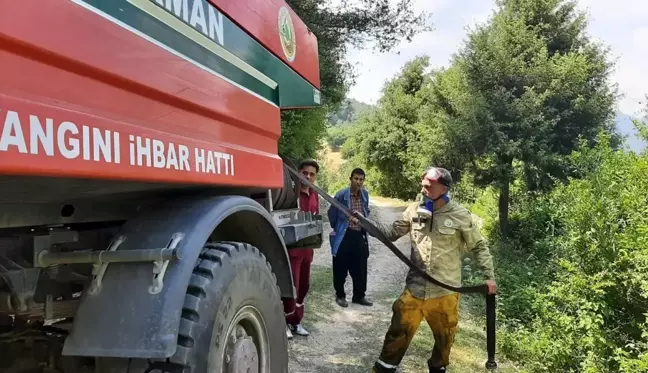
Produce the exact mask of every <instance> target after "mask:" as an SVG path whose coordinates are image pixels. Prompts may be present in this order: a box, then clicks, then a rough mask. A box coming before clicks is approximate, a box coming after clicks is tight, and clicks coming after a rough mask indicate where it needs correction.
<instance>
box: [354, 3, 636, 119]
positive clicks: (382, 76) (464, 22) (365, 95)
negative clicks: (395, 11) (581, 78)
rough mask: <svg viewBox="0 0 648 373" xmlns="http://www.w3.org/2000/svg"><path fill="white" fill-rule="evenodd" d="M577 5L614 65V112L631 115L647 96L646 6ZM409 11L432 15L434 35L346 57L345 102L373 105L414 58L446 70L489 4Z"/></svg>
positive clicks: (420, 6) (484, 17)
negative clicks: (351, 69) (352, 75)
mask: <svg viewBox="0 0 648 373" xmlns="http://www.w3.org/2000/svg"><path fill="white" fill-rule="evenodd" d="M392 1H393V2H396V1H397V0H392ZM579 5H580V7H582V8H583V9H587V11H588V14H589V16H590V18H589V20H590V23H589V28H588V31H589V33H590V35H591V36H592V37H594V38H595V39H597V40H600V41H602V42H603V43H604V44H606V45H608V46H610V47H611V53H612V57H613V58H617V59H618V61H617V65H616V69H615V72H614V74H613V76H612V79H613V81H615V82H617V83H618V85H619V91H620V93H622V94H624V95H625V96H626V97H625V98H623V99H621V100H620V101H619V109H620V110H621V111H623V112H625V113H628V114H635V113H637V112H638V111H639V110H641V109H642V105H641V104H640V103H639V102H645V101H646V100H645V97H644V96H645V94H647V93H648V69H647V68H645V67H644V66H646V65H647V62H648V1H647V0H615V1H609V0H580V1H579ZM415 7H416V9H417V10H426V11H428V12H432V13H433V16H432V20H433V22H434V27H435V31H433V32H430V33H426V34H421V35H418V36H417V37H415V38H414V40H413V41H412V42H411V43H408V44H403V45H401V46H399V47H398V48H396V50H395V51H393V52H391V53H385V54H377V53H373V52H372V51H371V50H352V51H350V53H349V60H350V61H351V63H353V64H354V65H355V66H356V71H357V73H358V77H357V80H356V84H355V86H353V87H352V88H351V91H350V96H351V97H353V98H355V99H358V100H360V101H365V102H375V101H376V100H377V99H378V98H379V97H380V89H381V88H382V86H383V85H384V83H385V81H386V80H388V79H390V78H391V77H392V76H394V75H395V74H396V73H398V71H399V70H400V69H401V68H402V67H403V65H404V64H405V63H406V62H407V61H409V60H411V59H412V58H414V57H416V56H417V55H423V54H425V55H427V56H429V57H430V61H431V63H432V65H433V66H434V67H440V66H447V65H448V62H449V61H450V58H451V56H452V54H453V53H454V52H456V51H457V50H458V49H459V47H460V45H461V43H462V41H463V40H464V38H465V36H466V27H468V26H473V25H474V24H475V23H476V22H484V21H486V20H487V19H488V16H489V15H490V14H491V12H492V11H493V10H494V1H493V0H462V1H452V0H415Z"/></svg>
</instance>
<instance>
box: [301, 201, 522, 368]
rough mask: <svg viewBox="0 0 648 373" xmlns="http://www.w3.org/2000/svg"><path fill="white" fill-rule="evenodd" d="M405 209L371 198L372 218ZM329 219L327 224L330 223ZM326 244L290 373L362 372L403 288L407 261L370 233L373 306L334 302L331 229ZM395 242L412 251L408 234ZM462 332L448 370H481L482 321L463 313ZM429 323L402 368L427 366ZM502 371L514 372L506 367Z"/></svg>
mask: <svg viewBox="0 0 648 373" xmlns="http://www.w3.org/2000/svg"><path fill="white" fill-rule="evenodd" d="M404 210H405V205H404V204H403V203H399V202H393V201H385V200H376V201H374V203H373V204H372V216H371V218H372V219H380V220H381V221H384V222H392V221H393V220H394V219H395V218H397V217H398V216H400V214H401V213H402V212H403V211H404ZM327 225H328V224H327ZM329 232H330V228H329V227H327V230H326V231H325V232H324V234H325V236H324V237H325V241H326V244H325V245H324V246H322V248H320V249H317V250H316V252H315V259H314V263H313V272H312V276H311V293H310V295H309V297H308V298H307V299H306V317H305V320H304V325H305V327H306V328H307V329H308V330H309V331H310V333H311V335H310V336H309V337H306V338H303V337H297V336H295V338H294V339H293V340H292V341H291V342H290V365H289V368H290V372H291V373H333V372H338V373H359V372H370V371H371V366H372V365H373V362H374V361H375V359H376V357H377V355H378V354H379V352H380V348H381V346H382V341H383V337H384V333H385V332H386V331H387V327H388V326H389V322H390V318H391V305H392V303H393V301H394V299H396V298H397V297H398V295H399V294H400V292H401V291H402V290H403V285H404V280H405V274H406V272H407V267H406V266H405V265H404V264H403V263H401V262H400V261H399V260H398V259H397V258H396V257H395V256H394V255H393V254H392V253H391V252H390V251H389V250H388V249H387V248H386V247H384V245H383V244H381V243H380V242H379V241H377V240H376V239H374V238H370V241H369V246H370V252H371V254H370V257H369V278H368V291H367V297H368V298H370V299H372V300H374V302H375V304H374V306H373V307H363V306H360V305H356V304H351V303H350V304H349V307H348V308H346V309H344V308H340V307H339V306H337V304H336V303H335V294H334V292H333V285H332V284H333V280H332V271H331V254H330V247H329V245H328V233H329ZM396 245H397V246H398V248H399V249H401V250H402V251H403V252H406V253H409V239H408V238H407V237H404V238H402V239H401V240H399V241H397V242H396ZM346 285H347V289H348V290H347V294H348V295H347V298H350V296H351V293H352V292H351V278H350V277H349V278H348V279H347V284H346ZM461 319H462V320H461V323H460V333H459V335H458V336H457V341H456V343H455V348H454V349H453V352H452V356H451V359H452V365H451V367H450V369H449V370H448V372H450V373H453V372H454V373H459V372H461V373H470V372H483V371H484V369H483V362H484V360H485V350H484V349H485V341H484V336H483V334H484V333H483V330H481V324H480V323H476V322H473V321H471V319H470V317H469V315H464V313H462V316H461ZM433 343H434V342H433V338H432V335H431V333H430V331H429V328H428V327H427V325H425V324H422V325H421V328H420V329H419V332H418V333H417V336H416V337H415V339H414V341H413V342H412V345H411V346H410V349H409V351H408V354H407V355H406V356H405V359H404V360H403V363H402V364H401V368H400V369H401V370H400V371H401V372H404V373H414V372H417V373H418V372H427V368H426V364H425V362H426V360H427V358H428V354H429V353H430V351H431V348H432V345H433ZM503 368H504V369H500V372H516V371H517V370H513V369H512V368H510V367H508V368H507V367H506V366H504V367H503Z"/></svg>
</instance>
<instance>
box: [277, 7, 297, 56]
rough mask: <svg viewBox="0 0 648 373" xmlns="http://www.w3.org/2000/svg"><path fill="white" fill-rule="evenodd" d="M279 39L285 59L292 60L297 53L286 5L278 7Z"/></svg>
mask: <svg viewBox="0 0 648 373" xmlns="http://www.w3.org/2000/svg"><path fill="white" fill-rule="evenodd" d="M279 40H281V47H282V48H283V51H284V55H285V56H286V59H287V60H288V61H290V62H293V61H294V60H295V55H296V54H297V39H296V38H295V26H294V25H293V21H292V17H291V16H290V11H288V8H286V7H281V9H279Z"/></svg>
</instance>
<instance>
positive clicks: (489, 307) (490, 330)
mask: <svg viewBox="0 0 648 373" xmlns="http://www.w3.org/2000/svg"><path fill="white" fill-rule="evenodd" d="M286 168H287V169H288V171H289V172H290V173H292V174H293V175H295V176H296V177H297V178H298V179H299V180H300V181H301V182H302V183H304V184H305V185H307V186H308V187H310V188H312V189H313V190H315V191H316V192H317V193H318V194H319V195H321V196H322V198H324V199H325V200H326V201H328V202H329V203H330V204H331V205H332V206H334V207H335V208H337V209H338V210H339V211H340V212H342V213H343V214H344V215H345V216H346V217H347V218H351V217H355V218H356V219H358V224H359V225H360V226H361V227H362V228H363V229H364V230H365V231H366V232H367V233H369V234H370V235H371V236H373V237H375V238H377V239H378V240H379V241H380V242H382V243H383V244H384V245H385V246H387V248H388V249H389V250H391V252H392V253H394V255H396V256H397V257H398V259H400V260H401V261H402V262H403V263H405V264H406V265H407V266H408V267H409V268H410V269H412V270H413V271H414V272H416V273H417V274H419V275H421V276H422V277H423V278H424V279H426V280H427V281H429V282H431V283H433V284H435V285H437V286H439V287H442V288H444V289H447V290H450V291H453V292H457V293H460V294H481V295H483V296H484V297H485V298H486V351H487V353H488V359H487V360H486V369H489V370H493V369H497V362H496V361H495V337H496V333H495V304H496V298H495V294H489V293H488V286H487V285H486V284H480V285H472V286H461V287H457V286H451V285H448V284H444V283H443V282H441V281H439V280H437V279H435V278H434V277H432V276H430V275H429V274H428V273H427V272H426V271H425V270H424V269H422V268H420V267H419V266H417V265H416V264H414V263H413V262H412V261H411V260H410V259H409V258H408V257H407V256H405V254H403V253H402V252H401V251H400V250H399V249H398V248H397V247H396V246H395V245H394V244H393V243H392V242H391V241H390V240H389V239H388V238H387V236H385V234H384V233H383V232H382V231H380V230H379V229H378V228H376V226H375V225H373V224H372V223H371V222H370V221H369V220H368V219H367V218H365V217H364V216H362V214H358V215H356V214H353V212H351V210H350V209H349V208H348V207H347V206H344V205H342V204H341V203H340V202H339V201H338V200H336V199H335V198H333V197H331V196H329V195H328V193H326V192H325V191H323V190H322V189H321V188H319V187H317V186H316V185H314V184H313V183H311V182H310V181H308V179H306V177H304V175H302V174H301V173H299V172H297V171H296V170H295V169H293V168H292V167H289V166H287V167H286Z"/></svg>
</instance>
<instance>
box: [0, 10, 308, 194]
mask: <svg viewBox="0 0 648 373" xmlns="http://www.w3.org/2000/svg"><path fill="white" fill-rule="evenodd" d="M201 1H202V2H201ZM160 3H162V2H160ZM175 3H176V1H175V0H172V1H170V2H168V4H171V5H172V7H171V11H169V9H167V8H165V7H164V6H160V4H158V2H157V1H153V0H112V1H107V0H94V1H92V0H74V1H56V0H44V1H39V2H9V3H7V4H4V5H3V11H2V12H1V13H0V42H1V43H0V46H1V47H0V48H1V49H0V64H2V66H3V69H2V70H1V71H0V81H2V82H3V90H2V92H1V94H0V124H2V126H3V127H2V131H1V132H0V136H2V137H1V138H0V153H2V157H0V172H1V173H5V174H13V175H21V174H29V175H43V176H59V177H66V176H69V177H82V178H102V179H114V180H133V181H135V180H137V181H152V182H182V183H189V184H217V185H230V186H244V185H247V186H258V187H265V188H277V187H281V186H282V185H283V184H282V178H281V175H282V163H281V159H280V158H279V157H278V156H277V155H276V154H277V140H278V137H279V135H280V131H281V126H280V115H279V111H280V108H281V105H282V102H283V103H284V104H286V105H288V106H290V107H303V106H308V105H315V104H316V103H315V99H314V98H313V97H314V96H313V92H317V94H319V91H317V89H315V88H314V87H313V86H312V85H311V84H310V83H308V82H307V81H306V80H305V79H303V78H302V77H301V76H299V75H298V74H297V73H296V72H295V71H293V70H292V69H291V68H290V67H288V66H287V65H286V64H284V63H283V62H282V61H281V60H280V59H279V58H277V57H276V56H274V55H273V54H272V53H270V52H269V51H268V50H266V49H265V48H263V46H262V45H261V44H259V43H258V42H257V41H256V40H255V39H254V38H252V37H251V36H250V35H248V34H247V33H245V32H244V31H243V30H242V29H240V28H238V26H236V25H235V24H234V23H233V22H232V21H230V20H229V19H227V17H226V16H225V15H222V14H220V13H217V12H218V10H216V8H211V9H214V10H206V11H205V12H207V13H206V14H209V13H210V12H211V13H213V14H219V15H220V17H221V18H218V17H217V18H218V19H221V20H220V25H221V26H222V27H223V31H222V32H223V33H224V36H223V37H225V36H227V35H232V39H225V40H226V41H225V42H224V43H223V44H224V46H227V45H228V42H229V40H233V41H231V42H230V43H231V45H232V46H231V47H227V48H226V47H224V46H221V45H219V44H218V42H217V41H215V40H211V39H209V38H208V36H207V35H208V34H209V31H207V34H200V33H199V32H198V31H196V29H195V27H194V28H191V27H190V25H188V24H185V23H183V19H184V18H186V17H191V15H190V16H187V12H185V11H184V10H182V9H181V10H182V11H181V12H180V13H179V14H180V15H179V16H177V15H176V14H175V11H176V10H177V9H176V8H173V4H175ZM177 3H178V4H180V5H181V7H182V5H183V4H187V7H189V5H193V4H198V3H200V4H203V6H204V7H207V6H212V5H209V4H207V3H206V0H194V2H191V1H190V2H188V3H187V2H186V1H179V2H177ZM165 4H166V3H165ZM222 4H226V3H225V2H222ZM187 9H191V8H187ZM203 9H206V8H203ZM284 9H287V8H284ZM111 13H113V15H114V16H113V15H111ZM149 13H150V14H149ZM117 17H120V18H121V19H119V18H117ZM155 17H158V18H160V19H162V20H164V21H166V22H169V23H171V24H172V25H173V26H174V28H172V27H170V26H168V25H167V24H165V23H163V22H162V21H160V19H157V18H155ZM189 20H190V21H191V18H189ZM127 22H130V25H129V24H128V23H127ZM194 23H195V21H194ZM34 24H38V25H39V27H38V28H36V27H33V26H32V25H34ZM199 29H200V27H199ZM42 30H47V32H42ZM227 32H229V34H227ZM187 35H188V36H187ZM214 35H215V36H214V37H215V39H218V37H217V36H216V34H215V33H214ZM278 38H279V36H277V39H278ZM196 40H197V41H196ZM210 43H211V44H210ZM205 46H206V47H209V48H212V49H214V50H216V49H215V48H216V47H218V48H220V49H217V52H218V53H221V55H223V56H225V57H226V59H223V58H221V57H219V56H218V55H216V54H215V53H214V52H213V51H212V50H208V49H207V48H206V47H205ZM299 47H301V45H299V46H298V48H299ZM228 49H229V50H228ZM304 49H305V51H304V53H303V54H307V53H305V52H306V48H304ZM300 52H302V51H301V50H300ZM257 68H261V69H264V70H263V71H260V70H258V69H257ZM250 74H252V75H254V76H252V75H250ZM282 84H283V85H282ZM272 85H275V87H274V88H272V87H271V86H272ZM282 87H284V90H283V91H282V89H281V88H282ZM299 87H302V88H301V91H300V88H299ZM282 92H285V93H283V94H282ZM304 92H308V93H310V95H304ZM304 97H307V98H308V97H311V98H310V99H309V102H307V103H304V102H300V101H299V100H302V101H303V100H304Z"/></svg>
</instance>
